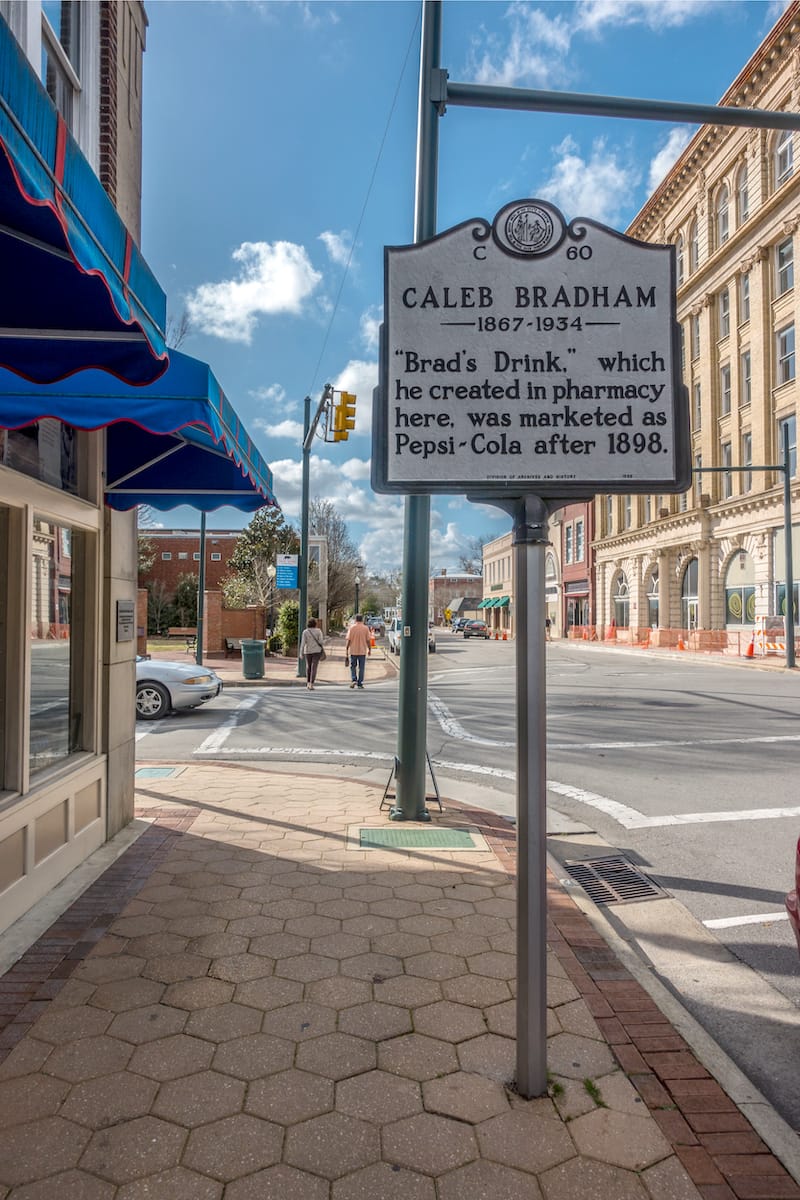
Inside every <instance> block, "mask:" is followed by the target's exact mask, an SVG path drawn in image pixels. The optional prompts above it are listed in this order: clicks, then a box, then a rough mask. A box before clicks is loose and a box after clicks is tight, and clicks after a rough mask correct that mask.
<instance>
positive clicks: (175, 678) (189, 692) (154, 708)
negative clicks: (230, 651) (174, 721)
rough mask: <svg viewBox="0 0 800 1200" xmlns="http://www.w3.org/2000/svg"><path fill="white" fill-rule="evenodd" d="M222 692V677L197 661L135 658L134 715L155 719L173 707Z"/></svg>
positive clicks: (190, 705)
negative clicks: (183, 661)
mask: <svg viewBox="0 0 800 1200" xmlns="http://www.w3.org/2000/svg"><path fill="white" fill-rule="evenodd" d="M221 691H222V680H221V679H220V677H219V675H217V674H216V673H215V672H214V671H210V670H209V669H208V667H200V666H198V665H197V663H181V662H165V661H164V660H162V659H157V658H137V659H136V716H137V718H139V719H140V720H142V721H157V720H158V718H159V717H165V716H166V715H167V713H169V712H172V711H174V710H176V709H183V708H196V707H197V706H198V704H205V702H206V701H207V700H213V699H214V697H215V696H218V695H219V694H220V692H221Z"/></svg>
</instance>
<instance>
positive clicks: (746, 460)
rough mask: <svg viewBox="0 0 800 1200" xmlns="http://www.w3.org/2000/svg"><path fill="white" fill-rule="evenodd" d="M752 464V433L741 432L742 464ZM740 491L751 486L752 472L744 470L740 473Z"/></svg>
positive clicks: (748, 489)
mask: <svg viewBox="0 0 800 1200" xmlns="http://www.w3.org/2000/svg"><path fill="white" fill-rule="evenodd" d="M752 465H753V435H752V433H743V434H742V466H743V467H752ZM741 480H742V491H743V492H749V491H750V489H751V488H752V486H753V472H752V471H750V470H744V471H742V474H741Z"/></svg>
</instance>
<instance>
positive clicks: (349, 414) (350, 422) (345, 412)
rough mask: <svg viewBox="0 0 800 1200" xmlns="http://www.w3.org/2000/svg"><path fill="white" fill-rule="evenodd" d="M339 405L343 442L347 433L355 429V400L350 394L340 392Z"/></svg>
mask: <svg viewBox="0 0 800 1200" xmlns="http://www.w3.org/2000/svg"><path fill="white" fill-rule="evenodd" d="M339 403H340V405H341V412H342V417H341V421H342V430H343V431H344V440H345V441H347V436H348V432H349V431H350V430H351V429H355V427H356V398H355V396H354V395H353V394H352V392H342V395H341V400H340V401H339Z"/></svg>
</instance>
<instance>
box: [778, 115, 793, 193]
mask: <svg viewBox="0 0 800 1200" xmlns="http://www.w3.org/2000/svg"><path fill="white" fill-rule="evenodd" d="M774 163H775V187H776V188H777V187H780V186H781V184H782V183H785V182H786V180H787V179H789V178H790V176H791V175H793V173H794V142H793V140H792V131H791V129H784V130H782V132H781V133H779V134H778V136H777V138H776V139H775V159H774Z"/></svg>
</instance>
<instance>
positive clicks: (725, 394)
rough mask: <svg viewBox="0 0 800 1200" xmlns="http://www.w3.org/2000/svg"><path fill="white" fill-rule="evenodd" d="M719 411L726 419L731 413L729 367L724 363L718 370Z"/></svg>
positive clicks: (728, 364)
mask: <svg viewBox="0 0 800 1200" xmlns="http://www.w3.org/2000/svg"><path fill="white" fill-rule="evenodd" d="M719 411H720V415H721V416H723V417H726V416H727V415H728V413H729V412H730V411H731V367H730V363H725V365H724V366H723V367H720V369H719Z"/></svg>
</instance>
